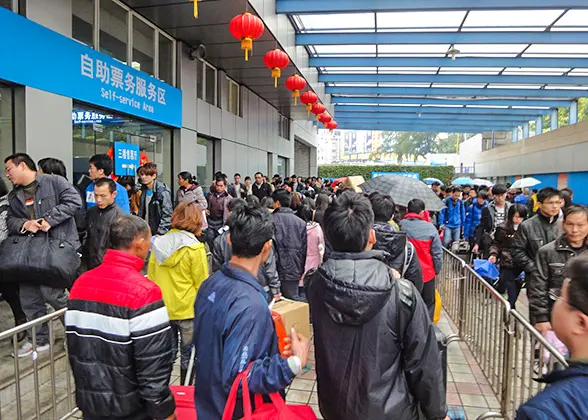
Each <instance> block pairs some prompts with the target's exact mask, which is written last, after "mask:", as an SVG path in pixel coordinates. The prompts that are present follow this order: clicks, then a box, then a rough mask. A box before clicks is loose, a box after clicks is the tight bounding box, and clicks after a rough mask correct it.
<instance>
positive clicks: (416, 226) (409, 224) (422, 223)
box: [400, 198, 443, 319]
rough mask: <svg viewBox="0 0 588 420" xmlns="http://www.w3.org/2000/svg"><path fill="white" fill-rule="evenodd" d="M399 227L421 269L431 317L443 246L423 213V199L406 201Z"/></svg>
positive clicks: (424, 293)
mask: <svg viewBox="0 0 588 420" xmlns="http://www.w3.org/2000/svg"><path fill="white" fill-rule="evenodd" d="M400 227H401V229H402V230H403V231H405V232H406V236H407V237H408V240H409V241H410V242H411V243H412V244H413V245H414V248H415V249H416V252H417V255H418V256H419V262H420V263H421V267H422V269H423V283H424V284H423V291H422V293H421V295H422V296H423V300H424V301H425V303H426V304H427V309H428V311H429V315H431V319H433V314H434V313H435V276H436V275H437V274H439V273H440V272H441V267H442V264H443V248H442V246H441V239H440V238H439V233H438V232H437V229H436V228H435V226H433V224H432V223H431V222H430V219H429V217H428V215H427V214H426V213H425V203H424V202H423V200H420V199H418V198H415V199H413V200H411V201H410V202H409V203H408V207H407V213H406V216H404V220H402V221H401V222H400Z"/></svg>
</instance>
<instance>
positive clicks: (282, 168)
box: [278, 156, 290, 178]
mask: <svg viewBox="0 0 588 420" xmlns="http://www.w3.org/2000/svg"><path fill="white" fill-rule="evenodd" d="M278 173H279V174H280V176H281V177H282V178H284V177H285V176H286V173H290V172H288V159H287V158H285V157H282V156H278Z"/></svg>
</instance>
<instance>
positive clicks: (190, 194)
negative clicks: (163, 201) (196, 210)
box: [176, 185, 208, 210]
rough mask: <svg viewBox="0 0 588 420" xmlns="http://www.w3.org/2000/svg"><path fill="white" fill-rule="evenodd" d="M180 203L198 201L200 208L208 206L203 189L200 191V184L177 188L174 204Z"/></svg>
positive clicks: (203, 208) (204, 208)
mask: <svg viewBox="0 0 588 420" xmlns="http://www.w3.org/2000/svg"><path fill="white" fill-rule="evenodd" d="M180 203H198V205H200V207H201V208H202V210H206V209H207V208H208V203H207V202H206V197H204V191H202V187H201V186H200V185H192V186H190V188H188V189H185V188H183V187H180V188H178V192H177V193H176V206H177V205H178V204H180Z"/></svg>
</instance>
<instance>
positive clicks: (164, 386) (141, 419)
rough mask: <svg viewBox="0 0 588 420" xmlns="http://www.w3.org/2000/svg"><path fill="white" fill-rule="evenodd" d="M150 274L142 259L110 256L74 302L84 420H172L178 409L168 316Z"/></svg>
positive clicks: (80, 284) (71, 312) (85, 279)
mask: <svg viewBox="0 0 588 420" xmlns="http://www.w3.org/2000/svg"><path fill="white" fill-rule="evenodd" d="M142 268H143V260H142V259H140V258H138V257H136V256H134V255H131V254H128V253H126V252H122V251H115V250H112V249H109V250H108V251H106V255H104V262H103V263H102V264H101V265H100V266H99V267H97V268H95V269H94V270H90V271H87V272H85V273H84V274H82V275H81V276H80V277H79V278H78V279H77V280H76V282H75V283H74V285H73V287H72V289H71V292H70V294H69V299H68V304H67V312H66V313H65V327H66V333H67V349H68V356H69V361H70V364H71V368H72V371H73V375H74V378H75V382H76V402H77V404H78V407H79V408H80V410H82V412H83V414H84V419H88V420H112V419H125V420H147V419H165V418H167V417H169V416H171V415H172V414H173V412H174V410H175V408H176V405H175V402H174V397H173V395H172V394H171V392H170V389H169V381H170V376H171V371H172V365H173V362H172V344H171V343H172V333H171V329H170V325H169V319H168V316H167V310H166V309H165V306H164V303H163V300H162V299H161V291H160V290H159V287H158V286H157V285H156V284H155V283H153V282H152V281H149V279H146V278H145V277H144V276H143V275H141V272H140V271H141V269H142Z"/></svg>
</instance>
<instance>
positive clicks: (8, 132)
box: [0, 85, 14, 185]
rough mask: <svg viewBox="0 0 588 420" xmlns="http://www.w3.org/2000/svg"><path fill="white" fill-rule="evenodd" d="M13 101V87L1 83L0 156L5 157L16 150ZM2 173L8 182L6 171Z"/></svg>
mask: <svg viewBox="0 0 588 420" xmlns="http://www.w3.org/2000/svg"><path fill="white" fill-rule="evenodd" d="M12 101H13V97H12V89H11V88H9V87H6V86H2V85H0V156H4V157H6V156H10V155H11V154H12V153H13V151H14V147H13V115H12ZM1 175H2V179H4V182H8V179H6V177H5V176H4V171H2V173H1ZM6 185H10V183H7V184H6Z"/></svg>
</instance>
